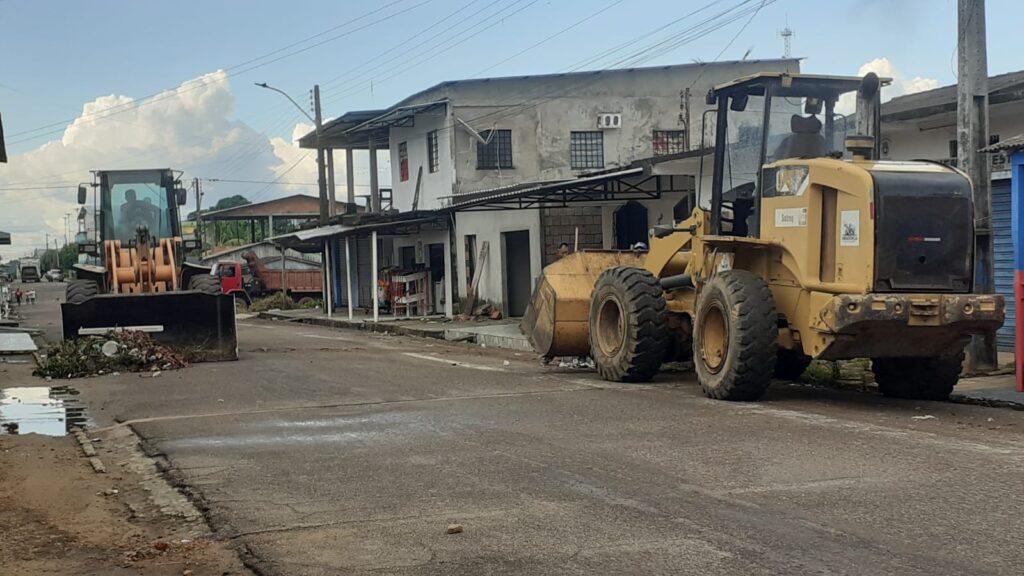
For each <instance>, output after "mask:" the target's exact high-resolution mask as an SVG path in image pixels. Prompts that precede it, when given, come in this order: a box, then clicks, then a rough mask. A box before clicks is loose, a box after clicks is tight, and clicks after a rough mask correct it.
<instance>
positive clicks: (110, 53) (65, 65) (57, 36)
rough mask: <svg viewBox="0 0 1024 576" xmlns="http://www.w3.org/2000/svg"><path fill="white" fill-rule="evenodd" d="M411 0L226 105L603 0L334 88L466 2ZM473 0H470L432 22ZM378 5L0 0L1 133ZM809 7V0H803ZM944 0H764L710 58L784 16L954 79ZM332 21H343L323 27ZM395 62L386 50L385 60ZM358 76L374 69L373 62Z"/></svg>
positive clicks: (702, 43)
mask: <svg viewBox="0 0 1024 576" xmlns="http://www.w3.org/2000/svg"><path fill="white" fill-rule="evenodd" d="M421 1H422V0H409V1H406V2H401V3H399V4H397V5H395V6H394V7H393V9H386V10H385V11H382V12H380V13H378V14H377V15H374V16H371V17H369V18H367V19H365V20H363V21H360V23H359V24H366V23H368V22H370V21H371V20H373V19H376V18H379V17H384V16H388V15H390V14H392V13H396V12H398V13H401V14H400V15H399V16H396V17H394V18H393V19H390V20H387V21H385V22H382V23H379V24H377V25H374V26H371V27H369V28H367V29H365V30H362V31H356V32H353V33H352V34H350V35H348V36H345V37H343V38H339V39H336V40H333V41H330V42H327V43H326V44H324V45H322V46H320V47H316V48H313V49H310V50H308V51H306V52H303V53H301V54H298V55H295V56H291V57H288V58H285V59H282V60H281V61H279V62H276V63H272V64H268V65H266V66H263V67H260V68H258V69H256V70H252V71H248V72H243V73H241V74H239V75H238V76H236V77H234V78H233V79H232V90H233V92H234V94H235V97H236V99H237V116H238V118H239V119H241V120H243V121H246V122H248V123H250V124H251V125H253V126H255V127H257V128H258V129H260V130H262V129H264V128H274V125H273V124H274V122H273V121H274V120H275V119H276V118H278V117H280V114H282V110H283V107H284V105H283V104H281V103H280V102H278V101H277V100H276V97H275V96H274V95H272V94H269V93H266V92H262V91H260V90H258V89H256V88H255V87H252V86H251V83H252V82H254V81H267V82H271V83H272V84H276V85H278V86H280V87H282V88H284V89H286V90H288V91H289V92H291V93H293V94H295V95H297V96H299V97H301V96H304V95H305V93H306V92H307V91H308V89H309V87H310V86H311V85H312V84H313V83H316V82H320V83H322V84H326V83H327V81H328V80H330V79H332V78H335V77H337V76H342V79H341V80H339V81H335V82H334V84H333V85H331V86H326V87H325V88H324V100H325V101H327V100H330V102H329V104H327V105H326V106H325V109H326V113H327V114H328V115H336V114H338V113H340V112H341V111H344V110H348V109H354V108H361V107H373V106H383V105H387V104H390V103H392V102H394V101H396V100H398V99H400V98H401V97H402V96H404V95H406V94H408V93H410V92H413V91H416V90H418V89H420V88H423V87H426V86H428V85H431V84H433V83H435V82H437V81H438V80H442V79H452V78H461V77H467V76H472V75H474V74H475V73H477V72H478V71H480V70H482V69H484V68H487V67H489V66H491V65H493V64H495V63H497V62H499V61H500V60H503V59H504V58H506V57H508V56H510V55H512V54H515V53H516V52H518V51H519V50H521V49H522V48H525V47H527V46H529V45H531V44H533V43H534V42H536V41H538V40H541V39H543V38H545V37H546V36H548V35H550V34H552V33H554V32H557V31H558V30H560V29H562V28H564V27H565V26H567V25H570V24H572V23H574V22H576V21H577V20H579V19H581V18H583V17H585V16H587V15H589V14H592V13H593V12H595V11H597V10H599V9H600V8H601V7H603V6H607V5H609V4H612V3H613V2H611V1H605V0H602V1H601V2H596V1H593V0H591V1H582V0H562V1H558V0H541V1H538V2H536V3H534V4H532V5H530V6H528V7H526V8H525V9H524V10H523V11H522V12H520V13H518V14H516V15H513V16H511V17H509V18H507V19H506V20H505V21H504V22H503V23H502V24H499V25H497V26H495V27H494V28H491V29H490V30H488V31H486V32H484V33H481V34H480V35H478V36H477V37H475V38H472V39H470V40H468V41H466V42H465V43H463V44H461V45H459V46H455V47H454V48H452V49H450V50H449V51H447V52H443V53H439V54H437V55H436V56H435V57H433V58H430V59H429V60H426V61H425V62H423V63H422V64H420V65H417V66H414V67H412V68H411V69H410V70H408V71H405V72H402V73H400V74H398V75H397V76H396V77H394V78H390V79H387V80H383V79H382V81H380V82H375V83H374V87H373V90H372V92H371V90H370V88H369V85H368V82H363V83H362V84H361V85H360V86H356V87H354V88H353V87H349V86H348V85H347V84H346V82H344V76H343V74H344V73H345V72H346V71H348V70H351V69H353V68H355V67H356V66H358V65H359V64H360V63H361V62H364V61H366V60H367V59H369V58H372V57H373V56H374V55H376V54H378V53H379V51H380V50H381V49H383V48H386V47H387V46H389V44H390V43H393V42H396V41H399V40H400V39H402V38H403V37H405V36H406V35H409V34H413V33H415V32H416V31H418V30H419V29H420V28H421V27H422V26H424V23H433V22H434V21H435V20H438V19H440V18H442V17H444V16H446V15H448V14H450V13H452V12H454V11H455V10H457V9H458V8H460V7H462V6H465V5H466V4H468V2H467V1H466V0H434V1H432V2H428V3H427V4H425V5H422V6H419V7H412V6H415V5H416V4H420V3H421ZM487 3H488V2H478V3H476V4H475V5H472V6H470V7H469V8H467V9H466V11H465V12H463V13H460V14H459V15H458V16H456V17H453V19H452V20H449V21H448V22H446V24H447V23H452V22H454V21H455V19H457V18H461V17H462V16H463V15H467V14H470V13H472V12H473V11H474V10H477V9H480V8H482V7H484V6H485V5H486V4H487ZM511 3H512V0H506V1H504V2H502V3H499V5H500V4H506V5H507V4H511ZM732 3H733V2H724V3H723V4H722V5H723V6H728V5H730V4H732ZM386 4H388V2H385V1H380V2H338V1H315V2H310V1H307V2H287V3H285V2H279V1H260V0H257V1H246V2H241V1H231V2H229V1H221V2H210V1H202V2H200V1H179V2H175V3H174V5H173V7H172V5H170V4H168V3H163V2H138V1H135V0H97V1H94V2H72V1H70V0H66V1H62V2H60V1H49V2H41V1H33V0H5V1H2V2H0V42H2V46H3V52H4V54H6V55H7V57H6V58H5V65H4V70H3V72H2V73H0V111H2V113H3V114H4V118H5V125H6V127H7V132H8V133H9V134H16V133H18V132H21V131H23V130H27V129H30V128H35V127H39V126H43V125H46V124H50V123H53V122H58V121H61V120H64V119H68V118H73V117H74V116H75V115H77V114H78V113H80V111H81V106H82V104H83V103H84V102H86V101H88V100H91V99H93V98H95V97H97V96H101V95H105V94H115V93H116V94H126V95H129V96H132V97H136V98H138V97H142V96H145V95H148V94H151V93H155V92H158V91H160V90H162V89H166V88H171V87H174V86H176V85H177V84H178V83H180V82H182V81H184V80H187V79H190V78H195V77H197V76H199V75H201V74H204V73H207V72H212V71H214V70H217V69H219V68H228V67H230V66H233V65H236V64H239V63H242V62H245V61H247V60H249V59H251V58H254V57H257V56H260V55H263V54H266V53H268V52H271V51H273V50H276V49H278V48H281V47H283V46H286V45H288V44H290V43H292V42H296V41H299V40H302V39H303V38H306V37H309V36H312V35H314V34H317V33H319V32H321V31H324V30H326V29H328V28H330V27H331V26H334V25H337V24H340V23H343V22H345V21H346V20H350V19H352V18H354V17H357V16H359V15H361V14H365V13H367V12H370V11H371V10H373V9H374V8H378V7H383V6H385V5H386ZM705 4H707V2H705V1H704V0H696V1H694V0H690V1H680V0H646V1H644V0H624V1H622V2H621V3H618V4H616V5H614V6H612V7H611V8H609V9H608V10H607V11H606V12H604V13H602V14H599V15H598V16H595V17H594V18H593V19H592V20H589V21H588V22H586V23H584V24H583V25H580V26H579V27H577V28H575V29H573V30H571V31H569V32H566V33H565V34H563V35H562V36H559V37H557V38H554V39H552V40H550V41H549V42H547V43H545V44H544V45H542V46H540V47H538V48H536V49H534V50H532V51H529V52H526V53H524V54H522V55H520V56H519V57H517V58H514V59H512V60H510V61H508V62H505V63H504V64H501V65H500V66H498V67H496V68H494V69H492V70H489V71H487V72H486V75H491V76H493V75H507V74H528V73H537V72H552V71H557V70H561V69H564V68H566V67H568V66H570V65H572V64H574V63H576V62H579V61H581V60H583V59H585V58H586V57H588V56H591V55H593V54H596V53H598V52H600V51H601V50H602V49H603V48H604V47H607V46H609V45H612V44H616V43H619V42H622V41H624V40H626V39H629V38H631V37H633V36H635V35H637V34H639V33H642V32H643V31H644V30H646V29H651V28H654V27H655V26H657V25H658V24H659V23H662V22H664V21H667V20H668V19H670V18H673V17H676V16H678V15H682V14H683V13H685V12H686V11H688V10H692V9H695V8H697V7H699V6H702V5H705ZM1013 4H1014V3H1013V2H1012V1H1010V0H1001V1H1000V0H988V5H987V10H988V36H989V68H990V72H991V73H999V72H1006V71H1010V70H1012V69H1014V68H1015V67H1020V66H1021V65H1024V60H1022V59H1021V58H1020V57H1019V56H1017V54H1016V53H1017V52H1018V51H1016V50H1014V49H1013V48H1012V46H1013V45H1012V44H1011V38H1013V34H1012V32H1013V30H1012V29H1011V26H1014V24H1013V22H1012V19H1010V18H1000V15H1001V14H1012V13H1015V12H1016V11H1015V10H1013V8H1014V6H1013ZM826 5H827V6H829V7H830V9H829V10H827V11H826V10H823V9H822V7H824V6H826ZM811 6H814V8H813V9H809V7H811ZM410 7H412V8H410ZM403 8H404V9H405V10H404V13H402V12H403V10H402V9H403ZM515 8H518V7H513V9H515ZM494 9H497V6H495V7H494ZM513 9H510V10H508V11H507V12H506V13H508V12H511V11H513ZM955 12H956V2H955V1H954V0H874V1H870V0H869V1H865V0H857V1H846V0H831V1H830V2H815V3H811V2H806V1H797V0H780V1H778V2H775V3H774V4H772V5H769V6H767V7H765V8H763V9H762V11H761V13H760V14H758V15H757V17H756V19H755V20H754V21H753V22H752V23H751V24H750V25H749V26H748V27H747V29H746V30H745V31H744V33H743V34H742V35H741V36H740V37H739V38H738V39H737V40H736V41H735V42H734V43H733V45H732V46H731V47H730V48H729V49H727V50H726V52H725V54H724V55H723V58H725V59H730V58H740V57H742V56H743V54H744V53H745V52H746V51H747V50H748V49H750V50H751V54H750V57H751V58H758V57H761V58H764V57H776V56H779V55H781V52H782V40H781V39H780V38H779V37H778V30H779V29H781V28H783V27H784V26H785V25H786V24H787V21H788V24H789V26H790V28H792V29H794V30H795V33H796V35H795V37H794V39H793V53H794V54H795V55H798V56H803V57H806V60H805V63H804V70H805V71H809V72H823V73H824V72H832V73H855V72H856V71H857V68H858V67H859V66H860V65H861V64H863V63H865V62H867V61H869V60H872V59H874V58H878V57H887V58H889V60H890V61H891V62H892V63H893V64H894V65H895V66H897V67H898V68H899V70H901V71H902V72H903V73H904V74H906V75H907V76H922V77H927V78H935V79H937V80H938V81H939V83H940V84H948V83H952V82H953V81H954V75H953V70H952V65H951V62H952V59H951V57H952V53H953V46H954V44H955V24H956V23H955ZM487 13H488V12H485V13H481V14H480V15H479V16H478V17H477V19H474V20H473V21H475V20H478V19H479V18H482V17H483V16H485V15H486V14H487ZM741 25H742V22H738V23H736V24H733V25H732V26H730V27H727V28H724V29H722V30H719V31H718V32H716V33H713V34H710V35H708V36H707V37H705V38H702V39H700V40H697V41H695V42H693V43H691V44H688V45H685V46H682V47H680V48H678V49H677V50H675V51H673V52H671V53H669V54H666V55H663V56H660V57H658V58H656V59H655V60H652V61H650V62H647V64H663V63H676V62H686V61H689V60H691V59H694V58H699V59H703V60H711V59H714V57H715V56H716V55H717V54H718V52H719V51H721V50H722V48H723V47H724V46H725V44H726V43H727V42H728V41H729V40H730V39H731V38H732V37H733V36H734V34H735V32H736V30H738V29H739V28H740V26H741ZM438 29H439V28H438ZM435 30H437V29H435ZM341 32H345V30H339V32H338V33H341ZM328 37H329V36H325V37H321V38H320V39H327V38H328ZM401 61H402V60H398V61H396V62H394V63H392V65H393V66H398V65H399V63H400V62H401ZM378 62H379V61H378ZM363 71H365V68H364V70H363ZM374 75H375V76H384V75H388V72H387V68H384V69H381V70H377V71H376V73H375V74H374ZM365 79H366V78H365V76H364V80H365ZM296 118H297V116H296ZM277 133H278V134H280V135H286V134H288V133H290V127H288V128H285V129H278V131H277ZM9 139H16V138H9ZM44 141H45V138H43V137H40V138H39V139H36V140H31V141H27V142H24V143H15V144H12V148H13V151H14V152H19V151H22V150H25V149H27V148H29V147H32V146H33V145H38V144H41V143H42V142H44Z"/></svg>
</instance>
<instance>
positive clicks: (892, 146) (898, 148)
mask: <svg viewBox="0 0 1024 576" xmlns="http://www.w3.org/2000/svg"><path fill="white" fill-rule="evenodd" d="M988 86H989V110H988V115H989V143H990V144H997V143H999V141H1000V140H1001V139H1003V138H1008V137H1011V136H1015V135H1017V134H1021V133H1024V71H1022V72H1011V73H1009V74H1000V75H998V76H992V77H990V78H989V81H988ZM956 105H957V102H956V86H955V85H953V86H943V87H942V88H936V89H934V90H928V91H926V92H918V93H916V94H911V95H908V96H900V97H897V98H893V99H892V100H889V101H888V102H886V103H884V104H882V141H881V157H882V158H883V159H889V160H915V159H927V160H935V161H937V162H942V163H944V164H949V165H952V166H956V165H957V158H956V156H957V149H956V148H957V141H956ZM989 162H990V169H991V178H992V231H993V240H994V245H995V262H996V270H995V272H996V291H997V292H999V293H1000V294H1002V295H1003V296H1005V297H1006V322H1005V323H1004V324H1003V327H1002V328H1001V329H1000V330H999V332H998V333H997V343H998V346H999V349H1000V350H1003V351H1012V350H1013V348H1014V340H1015V338H1016V329H1015V318H1016V302H1015V300H1014V289H1013V282H1014V248H1013V230H1012V225H1011V222H1012V220H1011V204H1012V202H1011V198H1012V196H1011V186H1010V161H1009V155H1008V154H1007V152H1006V151H1000V150H996V151H995V152H994V153H993V154H991V155H989Z"/></svg>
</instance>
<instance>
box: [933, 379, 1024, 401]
mask: <svg viewBox="0 0 1024 576" xmlns="http://www.w3.org/2000/svg"><path fill="white" fill-rule="evenodd" d="M950 399H951V400H953V401H954V402H962V403H965V404H984V405H986V406H999V407H1008V408H1015V409H1017V410H1024V392H1017V378H1016V375H1015V374H1000V375H997V376H975V377H972V378H961V379H960V383H959V384H957V385H956V388H954V389H953V395H952V396H951V397H950Z"/></svg>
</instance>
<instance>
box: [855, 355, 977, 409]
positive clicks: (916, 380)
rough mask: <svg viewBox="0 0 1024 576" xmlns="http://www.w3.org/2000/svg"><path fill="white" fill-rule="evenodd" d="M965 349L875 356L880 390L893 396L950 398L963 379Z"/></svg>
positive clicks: (876, 380) (876, 378)
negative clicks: (935, 353)
mask: <svg viewBox="0 0 1024 576" xmlns="http://www.w3.org/2000/svg"><path fill="white" fill-rule="evenodd" d="M963 363H964V353H963V351H960V353H958V354H953V355H950V356H937V357H933V358H873V359H872V360H871V370H872V371H873V372H874V373H875V382H877V383H878V391H879V392H881V393H882V394H883V395H884V396H889V397H892V398H908V399H911V400H939V401H945V400H949V395H950V394H951V393H952V392H953V387H954V386H956V383H957V382H958V381H959V380H960V371H961V370H962V369H963Z"/></svg>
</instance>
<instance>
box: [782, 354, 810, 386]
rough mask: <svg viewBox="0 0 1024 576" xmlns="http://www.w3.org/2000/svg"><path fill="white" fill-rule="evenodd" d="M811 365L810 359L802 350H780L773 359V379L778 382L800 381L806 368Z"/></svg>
mask: <svg viewBox="0 0 1024 576" xmlns="http://www.w3.org/2000/svg"><path fill="white" fill-rule="evenodd" d="M810 365H811V357H810V356H808V355H806V354H804V353H803V351H802V350H787V349H784V348H780V349H779V352H778V354H777V355H776V357H775V377H776V378H778V379H779V380H789V381H791V382H795V381H797V380H799V379H800V376H802V375H803V373H804V371H805V370H807V367H808V366H810Z"/></svg>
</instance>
